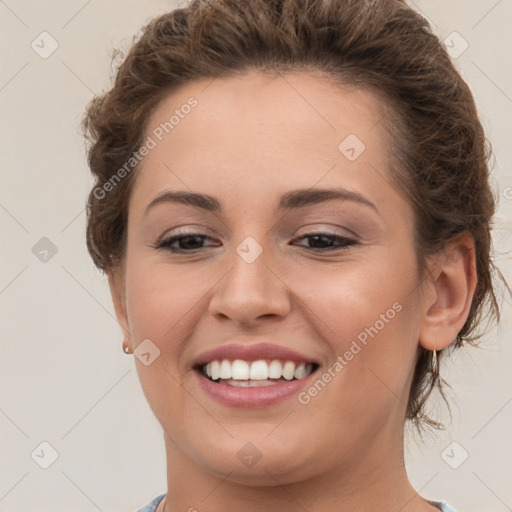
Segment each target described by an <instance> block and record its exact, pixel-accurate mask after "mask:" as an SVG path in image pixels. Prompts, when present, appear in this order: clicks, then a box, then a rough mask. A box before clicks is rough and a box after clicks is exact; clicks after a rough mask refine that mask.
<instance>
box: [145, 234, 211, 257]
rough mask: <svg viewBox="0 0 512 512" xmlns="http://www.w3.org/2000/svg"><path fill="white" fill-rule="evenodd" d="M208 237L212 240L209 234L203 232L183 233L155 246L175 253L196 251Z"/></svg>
mask: <svg viewBox="0 0 512 512" xmlns="http://www.w3.org/2000/svg"><path fill="white" fill-rule="evenodd" d="M206 239H209V240H211V238H210V237H209V236H206V235H203V234H201V233H181V234H179V235H174V236H171V237H170V238H165V239H163V240H161V241H160V242H157V243H156V244H155V245H154V247H155V248H156V249H166V250H168V251H170V252H174V253H186V252H194V251H197V250H199V249H202V248H203V245H202V244H203V242H204V240H206ZM176 245H177V247H176Z"/></svg>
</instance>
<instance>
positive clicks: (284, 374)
mask: <svg viewBox="0 0 512 512" xmlns="http://www.w3.org/2000/svg"><path fill="white" fill-rule="evenodd" d="M196 369H197V371H199V373H201V375H202V376H203V377H205V378H206V379H208V380H209V381H211V382H214V383H216V384H224V385H228V386H234V387H251V388H252V387H263V386H275V385H278V384H281V383H285V382H291V381H294V380H301V379H304V378H306V377H308V376H309V375H311V374H312V373H313V372H315V371H316V370H317V369H318V365H317V364H316V363H305V362H302V363H297V362H294V361H283V360H279V359H273V360H265V359H260V360H257V361H245V360H243V359H235V360H229V359H222V360H219V359H215V360H213V361H210V362H209V363H206V364H202V365H199V366H197V367H196Z"/></svg>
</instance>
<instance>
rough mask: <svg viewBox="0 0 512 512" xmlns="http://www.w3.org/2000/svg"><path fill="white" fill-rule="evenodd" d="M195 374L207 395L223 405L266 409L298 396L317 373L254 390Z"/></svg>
mask: <svg viewBox="0 0 512 512" xmlns="http://www.w3.org/2000/svg"><path fill="white" fill-rule="evenodd" d="M194 373H195V374H196V375H197V378H198V379H199V385H200V386H201V388H202V389H203V390H204V391H205V392H206V394H207V395H209V396H210V397H211V398H213V399H214V400H216V401H217V402H219V403H221V404H223V405H228V406H230V407H266V406H268V405H273V404H276V403H278V402H281V401H283V400H286V399H287V398H290V397H292V396H294V395H295V396H296V395H298V394H299V392H300V391H301V389H303V388H304V387H306V385H308V384H309V381H310V380H311V379H312V378H313V376H314V375H315V374H316V373H317V372H316V371H314V372H313V373H311V374H309V375H308V376H307V377H304V378H303V379H298V380H291V381H288V382H282V383H279V384H274V385H272V386H261V387H254V388H246V387H236V386H230V385H229V384H218V383H216V382H212V381H211V380H209V379H207V378H206V377H205V376H203V374H202V373H201V372H200V371H198V370H195V371H194Z"/></svg>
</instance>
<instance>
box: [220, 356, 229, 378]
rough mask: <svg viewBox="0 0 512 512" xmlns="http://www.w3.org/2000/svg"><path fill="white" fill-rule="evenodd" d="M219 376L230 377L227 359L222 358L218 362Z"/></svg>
mask: <svg viewBox="0 0 512 512" xmlns="http://www.w3.org/2000/svg"><path fill="white" fill-rule="evenodd" d="M219 377H220V378H221V379H231V363H230V362H229V361H228V360H227V359H223V360H222V362H221V363H220V371H219Z"/></svg>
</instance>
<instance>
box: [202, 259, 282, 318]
mask: <svg viewBox="0 0 512 512" xmlns="http://www.w3.org/2000/svg"><path fill="white" fill-rule="evenodd" d="M233 252H234V254H233V256H232V257H231V258H230V259H229V263H230V265H231V268H230V269H229V271H228V272H227V273H226V274H225V276H224V277H223V278H222V279H221V281H220V282H219V283H218V285H217V286H216V287H215V292H214V294H213V296H212V298H211V301H210V305H209V312H210V314H211V315H213V316H215V317H217V318H223V319H230V320H232V321H233V322H235V323H236V324H238V325H239V326H242V325H243V326H252V325H257V324H258V322H261V319H262V318H269V319H270V318H276V319H277V318H279V317H281V318H283V317H285V316H286V315H287V314H288V313H289V312H290V309H291V305H290V289H289V287H288V285H287V283H285V282H284V281H283V279H282V278H281V277H280V276H279V275H278V271H277V268H272V266H273V265H272V264H269V263H270V261H269V258H267V257H266V256H267V254H266V253H267V251H266V250H263V252H262V253H261V254H260V255H259V256H258V257H257V258H256V259H255V260H254V261H252V262H251V261H250V260H248V259H244V257H242V256H241V255H240V254H243V253H240V254H239V253H237V252H236V251H233Z"/></svg>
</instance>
